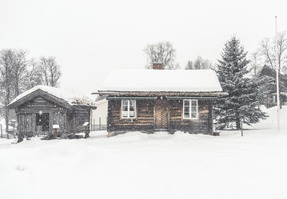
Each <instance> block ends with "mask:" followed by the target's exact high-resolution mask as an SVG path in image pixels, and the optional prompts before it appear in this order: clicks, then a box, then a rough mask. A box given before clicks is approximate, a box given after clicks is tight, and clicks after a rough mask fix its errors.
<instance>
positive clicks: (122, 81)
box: [97, 63, 227, 134]
mask: <svg viewBox="0 0 287 199" xmlns="http://www.w3.org/2000/svg"><path fill="white" fill-rule="evenodd" d="M155 69H157V70H155ZM158 69H162V65H161V64H158V63H157V64H154V70H116V71H113V72H111V74H110V75H109V76H108V77H107V79H106V81H105V82H104V83H103V85H102V87H101V88H100V89H98V91H97V94H99V95H101V96H106V98H107V100H108V121H107V129H108V132H109V133H110V134H116V133H118V132H125V131H144V132H154V131H163V130H164V131H169V132H171V133H173V132H175V131H177V130H179V131H185V132H189V133H203V134H212V133H213V111H212V109H213V100H214V99H216V97H219V96H222V95H227V93H224V92H222V88H221V85H220V83H219V81H218V78H217V76H216V73H215V72H214V71H212V70H158Z"/></svg>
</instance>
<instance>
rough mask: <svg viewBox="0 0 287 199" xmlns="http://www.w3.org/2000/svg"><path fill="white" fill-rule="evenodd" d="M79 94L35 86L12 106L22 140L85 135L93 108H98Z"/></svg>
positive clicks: (10, 107) (21, 95) (16, 99)
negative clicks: (28, 137)
mask: <svg viewBox="0 0 287 199" xmlns="http://www.w3.org/2000/svg"><path fill="white" fill-rule="evenodd" d="M82 99H83V98H81V97H80V96H79V95H77V94H75V93H73V92H69V91H67V90H64V89H59V88H55V87H49V86H36V87H34V88H32V89H30V90H28V91H26V92H24V93H22V94H20V95H19V96H17V97H16V98H15V99H14V100H13V101H12V102H11V103H10V104H9V105H8V108H9V109H15V112H16V115H17V123H18V126H17V134H18V137H19V138H22V137H24V136H35V135H53V133H54V131H53V126H54V127H55V126H56V128H57V135H58V136H60V135H62V134H70V133H73V134H74V133H78V132H83V131H84V127H83V124H84V123H86V122H90V112H91V109H95V108H96V107H95V106H93V105H91V104H89V103H88V102H87V100H82Z"/></svg>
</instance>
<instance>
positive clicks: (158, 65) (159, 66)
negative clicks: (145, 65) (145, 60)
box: [152, 62, 163, 70]
mask: <svg viewBox="0 0 287 199" xmlns="http://www.w3.org/2000/svg"><path fill="white" fill-rule="evenodd" d="M152 69H154V70H163V64H162V63H161V62H154V63H153V64H152Z"/></svg>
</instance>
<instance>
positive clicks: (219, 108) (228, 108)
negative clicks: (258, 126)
mask: <svg viewBox="0 0 287 199" xmlns="http://www.w3.org/2000/svg"><path fill="white" fill-rule="evenodd" d="M246 55H247V52H245V51H244V48H243V47H242V46H241V45H240V41H239V40H238V39H237V38H236V37H235V36H234V37H232V38H231V40H230V41H228V42H227V43H226V44H225V47H224V49H223V53H222V55H221V56H222V59H221V60H218V61H219V64H218V70H217V74H218V78H219V81H220V83H221V86H222V89H223V91H224V92H228V93H229V95H228V96H226V97H222V98H219V99H218V100H217V101H216V103H215V114H216V118H217V120H218V124H219V126H221V127H224V126H226V125H227V124H229V123H235V124H236V129H239V128H240V121H242V122H243V123H245V124H248V125H250V124H252V123H257V122H258V121H259V120H260V119H264V118H266V117H267V115H266V114H265V113H264V112H262V111H261V110H260V109H259V103H260V99H261V98H262V97H263V95H264V93H263V92H262V90H261V88H262V86H261V85H262V84H263V80H261V79H259V78H256V77H255V78H252V79H251V78H248V77H247V74H248V70H247V65H248V63H249V60H247V59H246Z"/></svg>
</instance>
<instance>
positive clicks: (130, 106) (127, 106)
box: [122, 99, 136, 118]
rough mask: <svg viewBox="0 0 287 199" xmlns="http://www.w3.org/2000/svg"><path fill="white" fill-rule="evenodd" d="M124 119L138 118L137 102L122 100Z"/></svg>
mask: <svg viewBox="0 0 287 199" xmlns="http://www.w3.org/2000/svg"><path fill="white" fill-rule="evenodd" d="M122 118H136V100H126V99H125V100H122Z"/></svg>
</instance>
